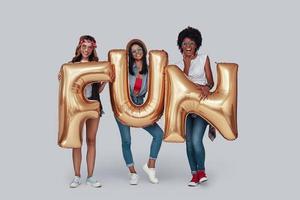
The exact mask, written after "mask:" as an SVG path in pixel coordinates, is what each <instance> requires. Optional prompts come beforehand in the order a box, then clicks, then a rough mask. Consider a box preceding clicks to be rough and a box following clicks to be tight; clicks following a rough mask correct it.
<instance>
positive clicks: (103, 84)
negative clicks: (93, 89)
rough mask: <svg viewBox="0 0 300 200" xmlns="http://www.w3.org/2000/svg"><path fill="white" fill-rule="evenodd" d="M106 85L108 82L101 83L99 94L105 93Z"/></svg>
mask: <svg viewBox="0 0 300 200" xmlns="http://www.w3.org/2000/svg"><path fill="white" fill-rule="evenodd" d="M106 83H107V82H104V81H101V82H100V87H99V93H101V92H102V91H103V89H104V87H105V85H106Z"/></svg>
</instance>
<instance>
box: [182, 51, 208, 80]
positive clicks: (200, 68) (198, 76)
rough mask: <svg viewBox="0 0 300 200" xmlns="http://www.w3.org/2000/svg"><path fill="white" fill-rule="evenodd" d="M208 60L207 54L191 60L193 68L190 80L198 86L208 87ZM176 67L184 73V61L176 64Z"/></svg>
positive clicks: (190, 72) (189, 74)
mask: <svg viewBox="0 0 300 200" xmlns="http://www.w3.org/2000/svg"><path fill="white" fill-rule="evenodd" d="M206 59H207V54H198V55H197V57H196V58H195V59H193V60H191V66H190V69H189V73H188V78H189V79H190V80H191V81H192V82H194V83H197V84H200V85H206V84H207V79H206V76H205V71H204V66H205V62H206ZM176 65H177V66H178V67H179V68H180V69H181V70H182V71H183V70H184V62H183V60H181V61H179V62H177V63H176Z"/></svg>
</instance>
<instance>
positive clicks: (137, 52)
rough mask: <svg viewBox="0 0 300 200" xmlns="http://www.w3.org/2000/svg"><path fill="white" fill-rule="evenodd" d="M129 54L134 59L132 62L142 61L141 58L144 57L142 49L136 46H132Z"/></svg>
mask: <svg viewBox="0 0 300 200" xmlns="http://www.w3.org/2000/svg"><path fill="white" fill-rule="evenodd" d="M131 54H132V57H133V58H134V60H136V61H138V60H142V58H143V56H144V52H143V49H142V47H141V46H139V45H137V44H134V45H132V47H131Z"/></svg>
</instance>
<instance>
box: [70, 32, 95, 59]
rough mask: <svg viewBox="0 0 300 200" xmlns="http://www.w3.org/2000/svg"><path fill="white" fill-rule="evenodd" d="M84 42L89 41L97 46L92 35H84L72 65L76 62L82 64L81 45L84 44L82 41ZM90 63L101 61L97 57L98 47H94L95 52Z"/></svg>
mask: <svg viewBox="0 0 300 200" xmlns="http://www.w3.org/2000/svg"><path fill="white" fill-rule="evenodd" d="M84 40H88V41H91V42H92V43H93V44H95V45H96V40H95V38H94V37H92V36H90V35H83V36H81V37H80V38H79V42H78V45H77V47H76V50H75V56H74V58H73V59H72V61H71V62H72V63H75V62H80V61H81V59H82V55H81V53H80V47H81V44H82V41H84ZM89 61H96V62H97V61H99V58H98V56H97V52H96V46H95V47H94V49H93V52H92V53H91V55H90V56H89Z"/></svg>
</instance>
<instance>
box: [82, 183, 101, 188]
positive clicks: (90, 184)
mask: <svg viewBox="0 0 300 200" xmlns="http://www.w3.org/2000/svg"><path fill="white" fill-rule="evenodd" d="M86 184H87V185H89V186H91V187H94V188H99V187H102V185H99V186H95V185H93V184H92V183H89V182H87V183H86Z"/></svg>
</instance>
